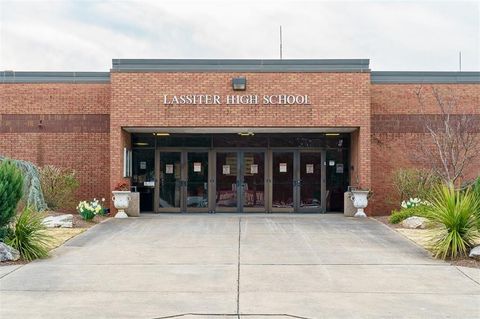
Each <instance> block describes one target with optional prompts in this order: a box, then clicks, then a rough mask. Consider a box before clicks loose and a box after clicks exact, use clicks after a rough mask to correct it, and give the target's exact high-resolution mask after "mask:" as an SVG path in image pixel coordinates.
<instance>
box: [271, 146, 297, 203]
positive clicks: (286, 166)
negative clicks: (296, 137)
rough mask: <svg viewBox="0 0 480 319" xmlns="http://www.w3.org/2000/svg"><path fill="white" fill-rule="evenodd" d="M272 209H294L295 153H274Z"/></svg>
mask: <svg viewBox="0 0 480 319" xmlns="http://www.w3.org/2000/svg"><path fill="white" fill-rule="evenodd" d="M272 187H273V189H272V194H273V196H272V207H274V208H275V207H278V208H284V207H293V153H292V152H285V153H280V152H273V179H272Z"/></svg>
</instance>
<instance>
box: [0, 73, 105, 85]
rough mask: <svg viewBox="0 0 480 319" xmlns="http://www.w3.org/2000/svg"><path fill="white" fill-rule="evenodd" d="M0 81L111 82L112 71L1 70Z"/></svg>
mask: <svg viewBox="0 0 480 319" xmlns="http://www.w3.org/2000/svg"><path fill="white" fill-rule="evenodd" d="M0 83H110V72H55V71H52V72H29V71H20V72H17V71H0Z"/></svg>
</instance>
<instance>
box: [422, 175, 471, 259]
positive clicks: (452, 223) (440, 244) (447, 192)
mask: <svg viewBox="0 0 480 319" xmlns="http://www.w3.org/2000/svg"><path fill="white" fill-rule="evenodd" d="M431 202H432V209H431V211H430V213H429V215H428V218H429V219H430V220H431V221H432V222H434V223H435V224H438V225H440V226H441V227H440V228H438V230H437V231H436V233H435V236H434V237H433V238H432V247H433V250H434V254H435V257H440V258H442V259H446V258H452V259H455V258H457V257H463V256H466V255H467V252H468V250H469V248H470V247H472V246H473V244H474V241H475V240H476V239H477V238H478V237H479V233H478V228H477V226H478V210H479V209H480V202H479V200H478V198H476V197H475V195H474V193H473V192H472V191H471V190H470V189H467V190H466V191H460V190H456V189H455V188H454V187H453V186H446V185H442V186H440V187H437V188H436V190H435V192H434V194H433V196H432V198H431Z"/></svg>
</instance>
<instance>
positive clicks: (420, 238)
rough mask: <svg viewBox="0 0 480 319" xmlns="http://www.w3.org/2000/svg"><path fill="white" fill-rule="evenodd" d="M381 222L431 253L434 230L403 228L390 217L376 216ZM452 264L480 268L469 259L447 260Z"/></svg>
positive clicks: (477, 261)
mask: <svg viewBox="0 0 480 319" xmlns="http://www.w3.org/2000/svg"><path fill="white" fill-rule="evenodd" d="M374 218H375V219H376V220H378V221H379V222H381V223H383V224H385V225H387V226H388V227H390V228H392V229H393V230H395V231H396V232H398V233H400V234H402V235H403V236H404V237H406V238H408V239H409V240H411V241H413V242H414V243H415V244H417V245H419V246H421V247H423V248H424V249H425V250H427V251H429V252H430V253H431V247H430V245H429V239H430V238H431V237H432V234H433V232H434V230H432V229H428V228H427V229H407V228H403V227H402V225H401V223H399V224H391V223H390V222H389V221H388V220H389V216H376V217H374ZM476 244H480V241H478V242H476ZM447 262H449V263H450V264H452V265H454V266H463V267H470V268H480V261H479V260H475V259H473V258H469V257H463V258H458V259H455V260H447Z"/></svg>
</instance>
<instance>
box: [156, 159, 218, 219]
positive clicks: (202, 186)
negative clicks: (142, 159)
mask: <svg viewBox="0 0 480 319" xmlns="http://www.w3.org/2000/svg"><path fill="white" fill-rule="evenodd" d="M208 156H209V155H208V152H184V151H183V152H180V151H178V152H175V151H172V152H162V151H160V152H159V154H158V157H159V160H158V161H157V162H158V166H159V167H158V169H157V172H158V175H157V180H158V187H157V192H158V196H156V198H157V201H156V207H157V211H159V212H206V211H208V188H209V187H208V184H209V183H208V182H209V180H208V176H209V175H208V174H209V167H208V162H209V161H208Z"/></svg>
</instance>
